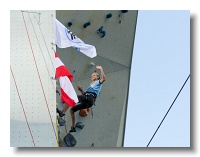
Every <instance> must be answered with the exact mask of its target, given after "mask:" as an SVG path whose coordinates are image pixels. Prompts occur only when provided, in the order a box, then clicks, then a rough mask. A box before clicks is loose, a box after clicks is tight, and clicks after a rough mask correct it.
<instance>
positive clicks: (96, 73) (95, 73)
mask: <svg viewBox="0 0 200 157" xmlns="http://www.w3.org/2000/svg"><path fill="white" fill-rule="evenodd" d="M93 74H96V75H97V77H98V80H99V79H100V76H99V74H98V73H97V72H93Z"/></svg>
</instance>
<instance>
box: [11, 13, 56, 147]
mask: <svg viewBox="0 0 200 157" xmlns="http://www.w3.org/2000/svg"><path fill="white" fill-rule="evenodd" d="M52 15H53V16H55V11H39V10H34V11H30V10H29V11H20V10H15V11H10V146H11V147H57V146H58V142H57V141H58V140H57V128H56V110H55V108H56V95H55V89H56V82H55V80H52V77H53V76H54V71H55V70H54V55H53V53H52V45H51V42H52V40H53V24H52Z"/></svg>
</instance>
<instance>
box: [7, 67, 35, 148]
mask: <svg viewBox="0 0 200 157" xmlns="http://www.w3.org/2000/svg"><path fill="white" fill-rule="evenodd" d="M10 71H11V73H12V76H13V80H14V83H15V87H16V90H17V94H18V96H19V100H20V102H21V106H22V109H23V112H24V116H25V119H26V124H27V126H28V129H29V132H30V134H31V137H32V142H33V144H34V147H35V142H34V139H33V135H32V133H31V129H30V126H29V124H28V120H27V117H26V113H25V110H24V106H23V104H22V100H21V97H20V95H19V91H18V88H17V83H16V81H15V77H14V74H13V72H12V68H11V66H10Z"/></svg>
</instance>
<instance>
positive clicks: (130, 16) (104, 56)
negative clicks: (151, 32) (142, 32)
mask: <svg viewBox="0 0 200 157" xmlns="http://www.w3.org/2000/svg"><path fill="white" fill-rule="evenodd" d="M137 13H138V12H137V11H134V10H129V11H128V12H126V13H122V12H121V11H120V10H117V11H116V10H102V11H100V10H99V11H86V10H84V11H81V10H69V11H61V10H59V11H56V18H57V19H58V20H59V21H60V22H61V23H62V24H64V25H65V26H66V27H67V28H68V29H69V30H70V31H72V32H73V33H74V34H75V35H77V36H78V37H79V38H80V39H81V40H83V41H84V42H85V43H87V44H90V45H94V46H95V47H96V50H97V57H95V58H92V59H91V58H89V57H87V56H86V55H84V54H82V53H81V52H78V51H76V50H75V49H74V48H64V49H60V48H57V49H56V51H57V53H58V55H59V57H60V59H61V60H62V62H63V63H64V64H65V65H66V66H67V67H68V69H69V70H70V71H71V72H72V74H73V75H74V82H72V83H73V86H74V88H75V90H76V92H77V94H80V93H79V92H78V90H77V88H76V86H77V85H80V86H82V87H83V89H84V90H86V89H87V87H88V86H89V84H90V82H91V80H90V75H91V73H92V72H94V71H95V66H92V65H91V64H90V63H91V62H92V63H94V64H95V65H101V66H102V67H103V69H104V72H105V75H106V81H105V82H104V83H103V87H102V90H101V93H100V95H99V96H98V98H97V100H96V106H93V108H92V111H93V112H90V114H89V115H88V116H87V117H84V118H83V117H80V116H79V113H78V112H77V113H76V122H82V123H83V124H84V128H83V129H78V128H77V129H76V130H77V131H76V132H75V133H72V135H73V136H74V138H75V139H76V141H77V144H76V145H75V147H122V146H123V138H124V128H125V118H126V109H127V98H128V91H129V82H130V80H129V77H130V68H131V61H132V56H133V55H132V54H133V46H134V37H135V29H136V21H137ZM108 14H110V15H111V17H110V18H107V17H106V16H107V15H108ZM108 17H109V16H108ZM69 22H71V24H72V25H71V26H70V25H69V26H68V23H69ZM88 22H89V23H90V25H88V26H87V27H86V28H84V24H85V23H88ZM102 26H103V29H102V31H105V36H104V37H102V36H103V34H102V33H97V30H98V29H99V28H100V27H102ZM97 72H98V71H97ZM58 86H59V85H58ZM56 100H57V103H58V108H59V109H62V108H63V104H62V102H61V101H60V96H59V95H58V94H57V98H56ZM64 119H65V120H66V125H65V126H59V137H60V138H61V139H62V140H63V139H64V137H65V136H66V134H67V133H68V131H69V130H70V127H71V118H70V115H69V110H68V111H67V113H66V115H65V117H64ZM62 142H63V141H62Z"/></svg>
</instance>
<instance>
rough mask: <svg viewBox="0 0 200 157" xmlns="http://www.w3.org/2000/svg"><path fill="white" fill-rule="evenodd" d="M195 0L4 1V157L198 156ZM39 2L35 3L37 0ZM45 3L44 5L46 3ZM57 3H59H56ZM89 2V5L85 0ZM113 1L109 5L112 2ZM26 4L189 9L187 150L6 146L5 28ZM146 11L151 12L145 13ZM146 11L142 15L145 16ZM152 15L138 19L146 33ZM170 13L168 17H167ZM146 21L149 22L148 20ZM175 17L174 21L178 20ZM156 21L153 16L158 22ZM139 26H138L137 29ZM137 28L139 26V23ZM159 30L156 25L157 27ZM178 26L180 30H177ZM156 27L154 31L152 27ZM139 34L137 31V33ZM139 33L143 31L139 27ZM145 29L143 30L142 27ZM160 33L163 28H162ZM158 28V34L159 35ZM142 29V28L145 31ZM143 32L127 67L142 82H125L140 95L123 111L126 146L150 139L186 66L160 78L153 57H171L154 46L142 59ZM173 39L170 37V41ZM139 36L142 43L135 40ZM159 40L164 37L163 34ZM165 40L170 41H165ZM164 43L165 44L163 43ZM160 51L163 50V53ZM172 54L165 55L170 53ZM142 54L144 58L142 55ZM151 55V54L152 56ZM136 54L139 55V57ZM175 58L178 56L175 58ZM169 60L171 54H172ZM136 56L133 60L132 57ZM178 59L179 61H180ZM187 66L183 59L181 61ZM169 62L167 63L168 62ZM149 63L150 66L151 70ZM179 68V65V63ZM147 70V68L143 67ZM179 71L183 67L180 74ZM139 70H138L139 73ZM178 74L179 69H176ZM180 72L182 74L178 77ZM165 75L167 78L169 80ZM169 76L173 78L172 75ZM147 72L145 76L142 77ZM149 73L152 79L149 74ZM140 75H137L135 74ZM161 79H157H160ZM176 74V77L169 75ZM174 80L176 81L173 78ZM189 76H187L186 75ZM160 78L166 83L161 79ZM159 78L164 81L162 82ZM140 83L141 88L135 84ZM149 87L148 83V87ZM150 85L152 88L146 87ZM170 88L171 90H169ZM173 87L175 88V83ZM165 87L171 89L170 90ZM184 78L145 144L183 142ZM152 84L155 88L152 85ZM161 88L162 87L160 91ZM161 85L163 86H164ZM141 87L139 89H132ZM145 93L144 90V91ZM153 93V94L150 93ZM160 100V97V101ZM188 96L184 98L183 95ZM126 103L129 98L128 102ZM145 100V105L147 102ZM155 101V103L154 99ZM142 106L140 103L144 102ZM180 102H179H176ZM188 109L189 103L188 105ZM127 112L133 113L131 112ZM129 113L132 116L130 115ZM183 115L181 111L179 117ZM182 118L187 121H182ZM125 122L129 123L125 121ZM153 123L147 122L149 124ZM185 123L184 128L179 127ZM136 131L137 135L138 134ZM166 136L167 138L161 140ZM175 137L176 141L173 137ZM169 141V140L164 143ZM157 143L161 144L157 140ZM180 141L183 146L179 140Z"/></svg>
mask: <svg viewBox="0 0 200 157" xmlns="http://www.w3.org/2000/svg"><path fill="white" fill-rule="evenodd" d="M198 2H199V1H197V0H194V1H183V0H176V1H174V0H163V1H160V0H151V1H149V0H140V1H132V0H131V1H129V0H123V3H115V5H112V4H113V2H112V1H106V3H105V2H101V3H99V2H98V1H92V2H91V1H90V0H85V1H82V0H76V1H70V5H68V2H67V1H64V0H60V1H59V3H54V2H51V1H50V2H49V1H48V2H44V3H41V1H39V0H35V1H30V2H29V3H26V2H25V1H24V0H18V1H9V0H8V1H6V2H5V3H4V5H3V7H2V8H1V10H0V12H1V15H2V25H1V26H0V28H1V29H0V32H1V35H2V38H1V39H0V41H1V43H2V47H1V48H2V60H1V62H0V72H1V75H0V82H1V83H2V84H1V88H0V95H1V105H2V106H3V107H2V112H1V114H0V118H1V125H0V128H1V130H0V131H1V134H0V139H1V140H0V148H1V153H2V154H7V155H8V156H11V157H15V156H27V155H28V156H29V157H32V156H33V157H35V156H38V157H40V156H41V157H53V156H63V157H64V156H66V153H67V155H72V156H73V157H76V156H79V157H80V156H81V157H84V156H87V157H90V156H91V157H93V156H94V155H95V156H102V155H104V156H113V155H114V156H115V157H121V156H122V155H126V156H127V157H132V156H134V155H135V156H137V157H160V156H162V157H168V156H169V155H170V156H172V155H173V156H176V157H197V156H199V155H200V150H199V149H198V148H197V147H198V146H199V144H200V138H199V137H200V136H199V135H198V133H199V131H200V130H199V126H200V125H199V124H200V123H199V119H200V117H199V115H200V114H199V105H198V104H199V103H200V102H199V96H198V93H199V92H200V91H199V87H200V86H199V83H198V80H200V78H199V76H200V74H199V68H200V65H199V64H200V62H198V61H199V59H200V56H199V53H198V47H199V44H197V43H198V42H199V41H198V39H199V38H198V37H199V31H198V29H197V28H199V12H200V10H199V7H198V6H199V5H198ZM38 4H39V5H38ZM47 4H48V5H47ZM61 4H62V5H61ZM88 4H90V5H88ZM111 6H112V7H111ZM22 8H23V9H26V10H35V9H38V10H40V9H45V10H48V9H49V10H52V9H53V10H54V9H57V10H59V9H60V10H67V9H75V10H76V9H79V10H83V9H86V10H87V9H88V10H99V9H103V10H105V9H106V10H111V9H114V10H122V8H123V9H124V10H144V9H147V10H169V9H171V10H173V9H175V10H176V9H178V10H190V11H191V17H192V18H193V22H192V23H193V27H192V30H191V31H192V32H193V33H192V53H193V54H192V58H191V65H192V76H191V79H192V80H191V96H192V97H191V98H192V100H191V105H192V108H193V109H192V111H191V117H192V119H191V124H192V126H193V127H192V128H191V140H192V142H191V143H192V148H191V149H189V150H188V149H181V150H180V149H161V151H160V149H150V150H149V149H148V150H146V149H96V150H89V151H88V150H86V151H85V150H83V149H78V150H67V151H64V150H60V149H59V150H58V149H56V150H51V149H16V148H11V147H10V140H9V138H10V124H9V118H8V117H9V114H8V111H9V109H10V108H9V100H10V88H9V84H10V69H9V66H10V62H9V61H10V58H9V57H10V56H9V53H7V52H9V47H10V42H9V41H10V39H9V32H10V27H9V24H10V10H20V9H22ZM149 15H150V14H149ZM146 16H147V15H146ZM158 16H161V14H156V15H155V16H154V18H158ZM154 18H152V19H149V18H146V22H145V21H144V20H143V23H144V22H145V24H148V25H145V24H143V25H142V23H141V24H140V25H141V26H143V27H145V26H146V27H148V28H149V29H150V31H147V30H146V32H148V33H152V31H153V30H154V29H153V28H152V27H151V28H150V25H149V24H151V25H152V24H153V23H152V22H151V20H153V19H154ZM172 18H173V17H172ZM147 20H148V21H149V22H147ZM177 20H179V19H176V20H175V23H176V22H177ZM165 21H166V20H165V19H164V18H163V19H162V20H161V21H160V22H159V23H160V24H161V23H164V22H165ZM157 22H158V21H157ZM168 24H170V22H168V23H167V25H168ZM138 25H139V18H138ZM167 28H168V27H166V26H165V27H163V28H162V29H165V30H166V29H167ZM182 28H183V27H182V26H181V27H180V28H179V29H182ZM138 29H139V28H138V27H137V32H138V31H139V30H138ZM140 29H142V28H140ZM158 30H160V29H158ZM178 31H180V30H178ZM154 32H155V30H154ZM138 33H139V32H138ZM140 33H142V32H141V31H140ZM143 33H144V32H143ZM162 33H164V31H163V32H162ZM162 33H161V34H162ZM146 34H147V33H146ZM159 34H160V32H159V33H158V31H157V33H156V34H154V35H153V36H152V37H155V36H156V35H159ZM146 37H147V36H145V37H143V38H141V39H140V40H139V39H137V40H138V41H137V40H136V41H135V47H134V56H133V57H134V58H133V59H134V63H133V64H135V65H133V66H134V68H132V70H134V73H133V72H132V73H131V75H135V76H134V79H135V80H137V81H140V80H141V81H142V84H139V82H136V81H132V83H131V84H130V85H131V86H133V85H134V88H131V89H130V90H132V91H130V92H131V93H133V95H137V96H138V97H139V98H140V102H139V103H136V102H138V101H139V99H138V98H137V97H136V96H134V99H133V98H130V97H129V99H132V103H131V104H134V105H132V106H131V105H129V108H128V111H129V112H128V113H127V116H129V118H128V119H127V125H126V127H127V129H126V137H125V138H126V141H125V145H126V146H128V145H130V144H131V146H134V145H135V144H137V145H138V146H139V145H140V146H141V147H146V145H147V143H148V142H149V140H150V138H151V137H152V135H153V133H154V132H155V130H156V128H157V127H158V125H159V124H160V122H161V120H162V118H163V117H164V115H165V113H166V111H167V110H168V108H169V106H170V105H171V103H172V101H173V100H174V98H175V96H176V95H177V93H178V91H179V89H180V88H181V86H182V84H183V83H184V81H185V79H186V77H187V75H188V71H183V70H180V71H176V73H175V74H176V75H173V74H174V72H173V73H171V72H172V71H173V70H174V69H173V68H176V67H175V66H173V68H172V69H171V72H170V73H168V77H167V78H165V79H166V80H165V81H163V80H164V78H163V77H162V76H163V75H164V74H166V73H167V72H166V73H159V74H158V71H159V70H158V68H159V67H161V66H163V65H162V64H158V62H161V61H163V62H164V61H165V62H166V60H167V61H170V62H171V59H169V58H166V57H165V59H163V58H162V56H161V54H160V53H161V50H160V51H155V53H157V56H156V58H158V57H160V58H159V59H158V60H154V62H153V61H152V62H151V64H148V65H147V64H146V63H147V61H148V62H149V61H150V59H151V56H153V55H148V56H149V58H148V57H147V54H149V53H153V52H152V51H150V50H151V49H148V53H146V54H145V55H144V54H143V55H142V53H144V52H143V51H140V53H139V52H137V51H136V50H137V49H136V43H137V42H138V43H140V44H142V46H138V47H143V48H145V47H147V46H146V45H144V43H145V40H147V39H146ZM172 39H173V38H171V40H172ZM141 40H142V42H140V41H141ZM148 40H149V43H150V42H151V43H152V42H153V40H152V39H149V38H148ZM162 40H163V38H162ZM162 40H158V41H157V43H158V42H161V41H162ZM166 44H167V43H165V44H164V46H165V49H162V53H163V52H164V50H166ZM168 45H169V44H168ZM158 46H159V44H156V46H154V50H157V49H158ZM167 48H169V47H167ZM162 55H165V56H166V54H165V53H163V54H162ZM172 56H173V57H174V54H173V55H171V57H170V56H168V57H170V58H173V57H172ZM144 57H145V58H144ZM154 57H155V55H154ZM138 58H140V59H138ZM177 58H178V57H177ZM182 58H183V57H182V56H181V57H180V58H179V62H176V64H182V62H183V61H182V60H181V59H182ZM142 59H143V63H144V64H138V62H139V60H140V61H141V60H142ZM173 59H174V58H173ZM136 61H137V62H136ZM180 61H181V62H180ZM136 64H137V66H136ZM153 64H156V65H158V66H154V67H153ZM145 65H146V68H143V69H142V70H139V69H140V68H142V67H144V66H145ZM184 65H187V64H184ZM169 66H170V67H171V64H170V65H169ZM150 68H151V70H150ZM167 68H169V67H168V66H166V67H163V68H160V70H162V71H166V69H167ZM182 69H184V68H182ZM147 70H149V71H148V72H147ZM183 72H185V73H184V74H183ZM138 73H140V74H138ZM179 73H181V74H179ZM183 75H184V76H183ZM169 76H171V77H170V79H169ZM172 76H173V77H172ZM147 77H148V80H147V81H145V80H144V79H146V78H147ZM153 77H154V78H153ZM138 78H140V79H138ZM161 78H162V81H161ZM175 78H177V80H174V81H173V79H175ZM175 81H177V83H175ZM189 81H190V79H189ZM163 82H165V83H166V84H164V83H163ZM162 83H163V84H162ZM140 86H141V87H140ZM147 87H148V88H147ZM150 87H151V88H150ZM172 87H173V89H174V90H173V89H172ZM175 87H176V88H175ZM155 88H158V89H159V90H155ZM169 88H170V89H169ZM189 88H190V87H189V82H187V84H186V86H185V87H184V89H183V90H182V92H181V94H180V95H179V97H178V99H177V100H176V102H175V104H174V105H173V107H172V109H171V110H170V112H169V114H168V115H167V117H166V119H165V120H164V122H163V124H162V125H161V127H160V129H159V130H158V132H157V134H156V135H155V137H154V139H153V140H152V142H151V144H150V145H149V147H153V146H155V145H159V146H163V145H165V146H166V145H167V144H173V143H174V142H177V141H178V140H184V142H183V144H184V145H188V141H187V140H188V133H187V132H188V127H187V125H189V124H188V122H187V120H188V115H187V114H188V111H187V109H186V108H189V106H187V105H183V104H186V101H189V100H185V96H184V93H185V92H186V93H185V95H186V96H187V94H188V91H189ZM152 89H154V90H152ZM161 89H163V90H161ZM164 89H165V90H164ZM137 91H140V92H137ZM147 93H148V95H147ZM154 93H155V94H154ZM163 99H164V100H165V101H163ZM187 99H189V98H187ZM130 102H131V101H130ZM147 103H148V104H147ZM158 103H159V104H158ZM144 106H145V107H144ZM180 106H181V107H180ZM190 109H191V108H190ZM131 111H132V112H131ZM130 113H131V115H130ZM183 114H184V116H183ZM186 119H187V120H186ZM128 123H129V124H128ZM151 124H152V125H151ZM176 125H178V126H181V128H186V129H185V130H181V131H180V129H179V127H178V126H176ZM185 125H186V127H184V126H185ZM137 135H138V136H137ZM180 136H185V138H184V139H181V138H180ZM128 137H129V138H132V139H131V140H130V141H129V140H128ZM166 139H167V140H166ZM175 139H177V140H175ZM169 141H170V142H169ZM161 143H162V144H161ZM181 143H182V142H181ZM181 146H182V145H181Z"/></svg>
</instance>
